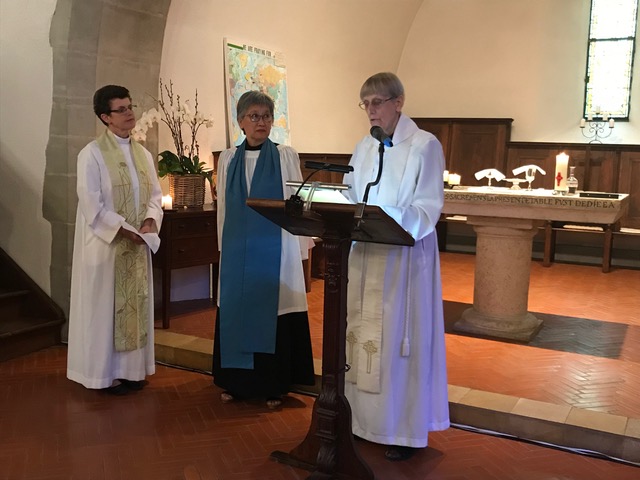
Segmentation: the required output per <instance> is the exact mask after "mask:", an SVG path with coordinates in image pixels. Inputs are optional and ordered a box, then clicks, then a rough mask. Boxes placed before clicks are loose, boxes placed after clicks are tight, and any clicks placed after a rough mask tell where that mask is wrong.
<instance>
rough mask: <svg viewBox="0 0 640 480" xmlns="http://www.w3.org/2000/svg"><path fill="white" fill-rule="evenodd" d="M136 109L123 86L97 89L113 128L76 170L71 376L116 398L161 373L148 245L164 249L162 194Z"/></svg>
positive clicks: (97, 101)
mask: <svg viewBox="0 0 640 480" xmlns="http://www.w3.org/2000/svg"><path fill="white" fill-rule="evenodd" d="M133 107H134V106H133V105H132V104H131V96H130V94H129V91H128V90H127V89H126V88H124V87H120V86H117V85H107V86H105V87H102V88H100V89H99V90H97V91H96V93H95V95H94V97H93V109H94V112H95V114H96V116H97V117H98V118H99V119H100V121H102V123H103V124H104V125H106V127H107V128H106V129H105V130H104V132H103V133H102V134H101V135H100V136H99V137H98V138H97V139H96V140H94V141H92V142H91V143H89V144H88V145H87V146H86V147H84V148H83V149H82V150H81V151H80V153H79V154H78V168H77V193H78V210H77V214H76V226H75V237H74V246H73V264H72V269H71V304H70V309H69V349H68V362H67V377H68V378H69V379H71V380H73V381H75V382H78V383H80V384H82V385H84V386H85V387H86V388H90V389H104V390H106V391H107V392H108V393H112V394H115V395H123V394H126V393H129V392H131V391H132V390H140V389H141V388H142V387H143V386H144V385H145V384H146V380H145V377H146V376H147V375H151V374H153V373H154V372H155V357H154V344H153V276H152V267H151V252H150V247H149V246H147V243H146V242H149V245H152V246H153V248H157V246H158V245H159V238H158V235H157V232H158V230H159V229H160V224H161V222H162V207H161V199H162V191H161V189H160V184H159V182H158V176H157V174H156V170H155V166H154V162H153V158H152V156H151V154H150V153H149V152H148V151H147V150H146V149H145V148H144V147H142V146H141V145H140V144H139V143H137V142H136V141H135V140H133V139H132V138H131V137H130V136H129V132H130V131H131V129H132V128H133V127H134V126H135V124H136V117H135V115H134V113H133ZM143 236H144V239H143ZM145 240H146V241H145Z"/></svg>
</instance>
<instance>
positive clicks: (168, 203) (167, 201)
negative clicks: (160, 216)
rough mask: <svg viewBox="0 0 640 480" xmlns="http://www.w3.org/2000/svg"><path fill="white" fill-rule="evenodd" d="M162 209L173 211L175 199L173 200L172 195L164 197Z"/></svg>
mask: <svg viewBox="0 0 640 480" xmlns="http://www.w3.org/2000/svg"><path fill="white" fill-rule="evenodd" d="M162 208H164V209H165V210H173V198H171V195H163V196H162Z"/></svg>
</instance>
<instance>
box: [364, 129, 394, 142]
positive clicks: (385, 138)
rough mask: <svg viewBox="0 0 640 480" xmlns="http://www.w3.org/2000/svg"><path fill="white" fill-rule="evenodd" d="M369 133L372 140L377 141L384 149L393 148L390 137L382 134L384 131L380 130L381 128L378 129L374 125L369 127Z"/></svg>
mask: <svg viewBox="0 0 640 480" xmlns="http://www.w3.org/2000/svg"><path fill="white" fill-rule="evenodd" d="M369 133H370V134H371V136H372V137H373V138H375V139H376V140H378V141H379V142H380V143H382V144H383V145H384V146H385V147H393V142H392V141H391V137H390V136H389V135H387V134H386V133H384V130H382V128H381V127H378V126H377V125H375V126H373V127H371V130H369Z"/></svg>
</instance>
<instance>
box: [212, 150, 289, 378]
mask: <svg viewBox="0 0 640 480" xmlns="http://www.w3.org/2000/svg"><path fill="white" fill-rule="evenodd" d="M246 143H247V142H246V140H245V141H244V142H242V144H241V145H240V146H239V147H238V148H237V150H236V153H235V155H234V157H233V159H232V160H231V163H230V164H229V170H228V173H227V184H226V186H225V202H226V211H225V219H224V228H223V232H222V258H221V263H220V357H221V365H222V368H244V369H253V354H254V353H255V352H262V353H274V352H275V347H276V324H277V320H278V300H279V294H280V255H281V249H282V230H281V228H280V227H279V226H277V225H276V224H274V223H273V222H271V221H269V220H267V219H266V218H265V217H263V216H262V215H260V214H259V213H257V212H256V211H255V210H253V209H251V208H249V207H248V206H247V204H246V202H247V197H248V190H247V174H246V167H245V149H246ZM283 195H284V194H283V192H282V170H281V168H280V153H279V152H278V149H277V147H276V145H275V144H274V143H273V142H272V141H271V140H269V139H267V140H266V141H265V142H264V143H263V144H262V148H261V149H260V155H259V156H258V162H257V164H256V169H255V171H254V173H253V177H252V179H251V197H252V198H270V199H279V200H282V199H283V198H284V197H283Z"/></svg>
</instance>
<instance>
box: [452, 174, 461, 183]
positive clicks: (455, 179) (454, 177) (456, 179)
mask: <svg viewBox="0 0 640 480" xmlns="http://www.w3.org/2000/svg"><path fill="white" fill-rule="evenodd" d="M449 185H460V175H458V174H457V173H450V174H449Z"/></svg>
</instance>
